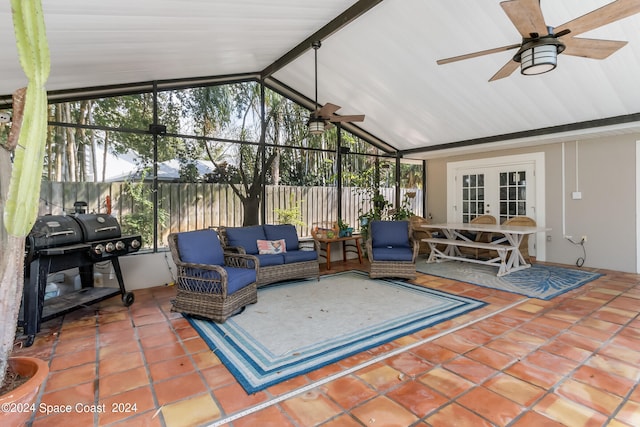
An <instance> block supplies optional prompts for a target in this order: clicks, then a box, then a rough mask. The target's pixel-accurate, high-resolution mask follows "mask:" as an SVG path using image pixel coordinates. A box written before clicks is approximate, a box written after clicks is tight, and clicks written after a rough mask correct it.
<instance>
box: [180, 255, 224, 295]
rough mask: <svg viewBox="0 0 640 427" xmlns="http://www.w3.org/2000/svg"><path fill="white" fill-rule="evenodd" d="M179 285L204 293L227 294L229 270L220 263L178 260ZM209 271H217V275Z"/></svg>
mask: <svg viewBox="0 0 640 427" xmlns="http://www.w3.org/2000/svg"><path fill="white" fill-rule="evenodd" d="M175 264H176V267H177V268H178V274H177V280H178V287H182V288H186V289H190V290H193V291H197V292H202V293H210V294H221V295H225V296H226V295H227V282H228V275H227V271H226V270H225V269H224V268H222V267H221V266H219V265H212V264H195V263H189V262H182V261H177V262H176V263H175ZM207 272H211V273H216V274H215V275H210V274H207Z"/></svg>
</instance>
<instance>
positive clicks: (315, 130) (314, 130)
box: [307, 117, 324, 135]
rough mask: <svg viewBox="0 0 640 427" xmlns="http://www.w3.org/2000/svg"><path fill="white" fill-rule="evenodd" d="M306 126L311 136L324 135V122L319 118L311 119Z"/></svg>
mask: <svg viewBox="0 0 640 427" xmlns="http://www.w3.org/2000/svg"><path fill="white" fill-rule="evenodd" d="M307 126H308V127H309V133H310V134H311V135H321V134H322V133H324V120H322V119H320V118H317V117H311V118H310V119H309V123H307Z"/></svg>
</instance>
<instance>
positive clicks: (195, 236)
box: [178, 230, 224, 265]
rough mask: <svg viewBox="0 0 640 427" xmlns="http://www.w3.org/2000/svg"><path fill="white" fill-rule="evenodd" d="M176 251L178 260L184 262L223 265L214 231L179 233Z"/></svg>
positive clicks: (220, 247) (218, 240) (220, 248)
mask: <svg viewBox="0 0 640 427" xmlns="http://www.w3.org/2000/svg"><path fill="white" fill-rule="evenodd" d="M178 251H179V252H180V259H181V260H182V261H184V262H189V263H195V264H212V265H224V252H223V251H222V245H221V244H220V239H218V233H216V232H215V230H197V231H187V232H184V233H179V234H178Z"/></svg>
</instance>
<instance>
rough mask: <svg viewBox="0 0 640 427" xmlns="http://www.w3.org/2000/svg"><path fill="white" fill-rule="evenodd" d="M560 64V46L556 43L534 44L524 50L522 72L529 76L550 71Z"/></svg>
mask: <svg viewBox="0 0 640 427" xmlns="http://www.w3.org/2000/svg"><path fill="white" fill-rule="evenodd" d="M557 65H558V48H557V47H556V46H555V45H549V44H545V45H540V46H534V47H532V48H531V49H527V50H525V51H524V52H522V55H521V62H520V72H521V73H522V74H524V75H527V76H532V75H536V74H542V73H546V72H549V71H551V70H553V69H554V68H556V66H557Z"/></svg>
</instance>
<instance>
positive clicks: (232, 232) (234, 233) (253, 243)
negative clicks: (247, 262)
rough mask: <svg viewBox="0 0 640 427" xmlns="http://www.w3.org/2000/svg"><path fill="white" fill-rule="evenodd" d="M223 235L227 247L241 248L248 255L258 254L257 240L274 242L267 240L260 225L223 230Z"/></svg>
mask: <svg viewBox="0 0 640 427" xmlns="http://www.w3.org/2000/svg"><path fill="white" fill-rule="evenodd" d="M225 233H226V235H227V244H228V245H229V246H241V247H242V248H244V250H245V252H246V253H248V254H249V255H255V254H257V253H258V240H276V239H267V236H265V234H264V229H263V228H262V226H261V225H251V226H247V227H229V228H226V229H225Z"/></svg>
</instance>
